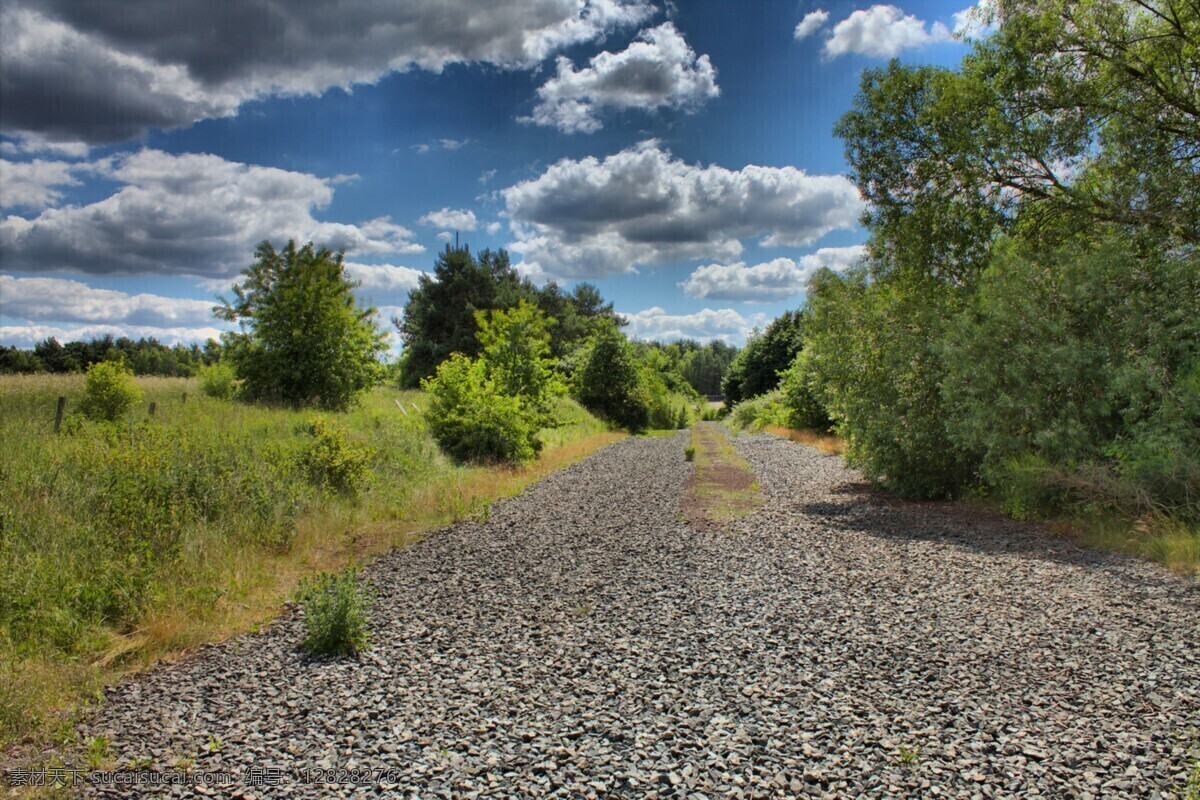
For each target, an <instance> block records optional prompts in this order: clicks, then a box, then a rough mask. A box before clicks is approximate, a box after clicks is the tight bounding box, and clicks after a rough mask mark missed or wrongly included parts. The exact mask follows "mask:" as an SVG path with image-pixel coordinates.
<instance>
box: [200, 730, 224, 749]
mask: <svg viewBox="0 0 1200 800" xmlns="http://www.w3.org/2000/svg"><path fill="white" fill-rule="evenodd" d="M224 746H225V743H224V742H223V741H221V737H220V736H217V735H216V734H213V733H210V734H209V735H208V742H206V743H205V745H204V749H205V750H207V751H208V752H210V753H219V752H221V748H222V747H224Z"/></svg>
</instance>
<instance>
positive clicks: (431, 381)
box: [422, 353, 541, 463]
mask: <svg viewBox="0 0 1200 800" xmlns="http://www.w3.org/2000/svg"><path fill="white" fill-rule="evenodd" d="M422 386H423V388H424V389H425V391H427V392H428V393H429V408H428V410H427V411H426V413H425V419H426V423H427V424H428V425H429V432H430V433H431V434H432V435H433V438H434V439H435V440H436V441H437V443H438V445H439V446H440V447H441V448H442V450H443V451H445V452H446V454H447V455H449V456H450V457H451V458H453V459H455V460H456V461H459V462H484V463H487V462H497V461H508V462H514V463H520V462H522V461H529V460H530V459H532V458H534V457H536V456H537V454H538V451H539V450H540V449H541V441H540V440H539V438H538V424H537V420H538V416H539V414H538V412H537V410H536V409H534V408H533V407H532V406H531V405H530V404H528V403H526V402H524V401H523V400H522V398H520V397H516V396H513V395H509V394H506V393H505V392H504V391H503V388H502V387H501V386H500V385H498V384H497V382H496V381H495V380H494V379H493V378H491V377H489V376H488V368H487V364H486V362H485V361H484V360H483V359H476V360H471V359H469V358H467V357H466V356H464V355H462V354H461V353H455V354H453V355H451V356H450V358H448V359H447V360H446V361H443V362H442V364H441V365H440V366H439V367H438V369H437V373H436V374H435V375H434V376H433V377H432V378H428V379H426V380H425V382H424V383H423V384H422Z"/></svg>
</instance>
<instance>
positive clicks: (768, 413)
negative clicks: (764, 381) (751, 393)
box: [729, 390, 788, 431]
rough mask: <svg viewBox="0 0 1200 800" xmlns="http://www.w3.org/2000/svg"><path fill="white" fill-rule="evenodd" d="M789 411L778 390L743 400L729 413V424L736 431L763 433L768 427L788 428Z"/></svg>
mask: <svg viewBox="0 0 1200 800" xmlns="http://www.w3.org/2000/svg"><path fill="white" fill-rule="evenodd" d="M787 416H788V415H787V410H786V409H785V408H784V406H783V395H782V393H781V392H779V391H778V390H776V391H774V392H767V393H766V394H762V395H759V396H758V397H754V398H751V399H749V400H743V401H742V402H740V403H738V404H737V405H735V406H734V407H733V409H732V410H731V411H730V412H729V424H730V425H731V426H732V427H733V428H735V429H736V430H750V431H761V430H762V429H763V428H764V427H766V426H767V425H780V426H784V427H786V426H787Z"/></svg>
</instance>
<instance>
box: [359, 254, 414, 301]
mask: <svg viewBox="0 0 1200 800" xmlns="http://www.w3.org/2000/svg"><path fill="white" fill-rule="evenodd" d="M346 271H347V272H349V273H350V277H352V278H354V279H355V280H356V281H359V282H361V284H362V286H361V289H362V290H369V291H377V292H394V293H398V294H399V293H403V294H407V293H408V292H410V291H412V290H413V289H415V288H416V286H417V282H418V281H419V280H420V278H421V276H422V275H425V274H426V273H424V272H422V271H421V270H419V269H413V268H412V267H398V266H395V265H394V264H356V263H352V262H349V261H347V262H346Z"/></svg>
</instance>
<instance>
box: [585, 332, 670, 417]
mask: <svg viewBox="0 0 1200 800" xmlns="http://www.w3.org/2000/svg"><path fill="white" fill-rule="evenodd" d="M574 394H575V397H576V399H577V400H579V402H580V404H582V405H583V407H584V408H586V409H588V410H589V411H591V412H592V413H593V414H596V415H597V416H599V417H600V418H602V419H605V420H607V421H609V422H611V423H613V424H614V425H619V426H621V427H623V428H626V429H628V430H630V431H632V432H635V433H636V432H639V431H643V430H645V429H646V428H647V427H649V425H650V411H651V409H650V397H649V393H648V392H647V390H646V388H645V386H644V385H643V381H642V369H641V366H640V364H639V363H638V360H637V357H636V355H635V353H634V350H633V347H632V346H631V345H630V344H629V342H628V341H626V339H625V337H624V336H622V335H621V332H620V331H618V330H617V328H616V326H615V325H611V324H610V325H602V326H600V327H599V328H598V329H597V331H596V333H595V334H593V336H592V340H591V342H590V343H589V346H588V349H587V352H586V354H585V356H584V357H583V362H582V364H581V366H580V368H579V369H578V370H577V372H576V375H575V385H574ZM672 427H674V426H672Z"/></svg>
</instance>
